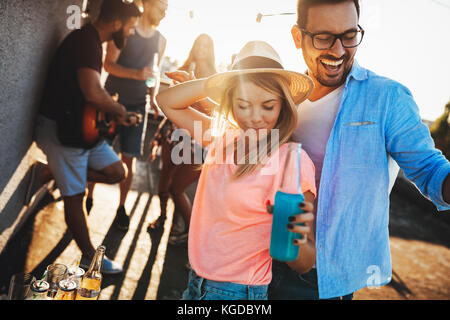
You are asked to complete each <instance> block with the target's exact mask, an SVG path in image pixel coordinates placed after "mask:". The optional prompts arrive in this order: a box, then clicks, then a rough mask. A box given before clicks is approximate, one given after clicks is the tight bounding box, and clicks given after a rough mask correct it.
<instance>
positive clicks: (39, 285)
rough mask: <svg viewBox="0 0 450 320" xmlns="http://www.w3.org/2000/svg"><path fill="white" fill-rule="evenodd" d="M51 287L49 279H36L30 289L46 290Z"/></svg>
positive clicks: (35, 290)
mask: <svg viewBox="0 0 450 320" xmlns="http://www.w3.org/2000/svg"><path fill="white" fill-rule="evenodd" d="M49 288H50V285H49V284H48V282H47V281H41V280H36V281H35V282H33V284H32V285H31V288H30V289H31V290H33V291H34V292H45V291H47V290H48V289H49Z"/></svg>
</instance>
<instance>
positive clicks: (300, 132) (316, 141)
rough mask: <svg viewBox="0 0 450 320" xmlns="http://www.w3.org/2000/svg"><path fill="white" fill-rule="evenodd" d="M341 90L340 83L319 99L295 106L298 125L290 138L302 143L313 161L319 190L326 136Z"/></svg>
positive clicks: (336, 108)
mask: <svg viewBox="0 0 450 320" xmlns="http://www.w3.org/2000/svg"><path fill="white" fill-rule="evenodd" d="M343 91H344V86H343V85H342V86H340V87H339V88H336V89H335V90H333V91H332V92H330V93H329V94H327V95H326V96H324V97H322V98H320V99H319V100H316V101H310V100H305V101H304V102H303V103H301V104H300V105H299V106H298V108H297V110H298V125H297V128H296V129H295V131H294V133H293V134H292V139H293V140H294V141H295V142H300V143H301V144H302V149H303V150H305V151H306V153H308V155H309V157H310V158H311V160H312V161H313V163H314V166H315V169H316V188H317V190H319V183H320V176H321V174H322V166H323V159H324V157H325V151H326V148H327V142H328V138H329V137H330V132H331V129H332V128H333V124H334V120H335V118H336V113H337V110H338V108H339V106H340V104H341V100H342V93H343Z"/></svg>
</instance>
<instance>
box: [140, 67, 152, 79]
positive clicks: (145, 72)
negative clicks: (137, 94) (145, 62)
mask: <svg viewBox="0 0 450 320" xmlns="http://www.w3.org/2000/svg"><path fill="white" fill-rule="evenodd" d="M150 77H153V70H152V68H142V69H141V70H137V72H136V80H140V81H145V80H147V79H148V78H150Z"/></svg>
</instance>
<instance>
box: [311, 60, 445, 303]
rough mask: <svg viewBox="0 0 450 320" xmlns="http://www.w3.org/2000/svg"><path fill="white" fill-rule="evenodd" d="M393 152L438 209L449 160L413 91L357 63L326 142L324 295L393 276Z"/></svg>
mask: <svg viewBox="0 0 450 320" xmlns="http://www.w3.org/2000/svg"><path fill="white" fill-rule="evenodd" d="M390 157H392V158H393V159H394V160H395V162H396V163H397V164H398V165H399V166H400V168H401V169H402V170H403V171H404V173H405V175H406V177H407V178H408V179H410V180H411V181H412V182H414V183H415V185H416V186H417V187H418V188H419V189H420V191H421V192H422V194H423V195H425V196H426V197H428V198H429V199H431V200H432V201H433V203H434V204H435V205H436V206H437V208H438V209H439V210H448V209H450V205H449V204H448V203H446V202H445V201H444V200H443V198H442V183H443V181H444V179H445V177H446V176H447V175H448V174H450V163H449V162H448V161H447V159H446V158H445V157H444V156H443V155H442V153H441V152H440V151H439V150H437V149H435V147H434V142H433V140H432V138H431V135H430V132H429V129H428V127H427V126H426V125H425V124H423V123H422V120H421V118H420V116H419V110H418V107H417V105H416V103H415V102H414V100H413V97H412V95H411V92H410V91H409V90H408V89H407V88H406V87H404V86H403V85H401V84H399V83H398V82H395V81H393V80H390V79H388V78H385V77H381V76H378V75H376V74H375V73H373V72H371V71H369V70H367V69H364V68H362V67H360V66H359V65H358V63H357V62H356V61H355V62H354V65H353V68H352V70H351V72H350V74H349V76H348V77H347V81H346V84H345V88H344V93H343V98H342V102H341V106H340V107H339V110H338V112H337V116H336V120H335V123H334V126H333V129H332V130H331V133H330V137H329V140H328V143H327V146H326V153H325V158H324V163H323V169H322V176H321V183H320V188H319V198H318V204H317V216H316V248H317V258H316V267H317V273H318V286H319V296H320V298H331V297H336V296H343V295H346V294H350V293H352V292H355V291H357V290H359V289H361V288H363V287H366V286H379V285H384V284H386V283H388V282H390V281H391V271H392V270H391V255H390V248H389V230H388V224H389V170H388V158H390Z"/></svg>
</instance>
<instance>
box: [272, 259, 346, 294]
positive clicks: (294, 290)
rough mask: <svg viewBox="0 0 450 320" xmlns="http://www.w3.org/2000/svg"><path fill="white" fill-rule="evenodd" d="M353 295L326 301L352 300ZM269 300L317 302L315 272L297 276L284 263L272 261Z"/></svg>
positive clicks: (317, 290)
mask: <svg viewBox="0 0 450 320" xmlns="http://www.w3.org/2000/svg"><path fill="white" fill-rule="evenodd" d="M352 299H353V293H351V294H348V295H346V296H342V297H335V298H331V299H327V300H352ZM269 300H319V288H318V286H317V270H316V269H311V271H309V272H307V273H305V274H298V273H297V272H295V271H293V270H292V269H291V268H289V266H288V265H287V264H286V263H284V262H279V261H276V260H273V263H272V282H271V283H270V285H269Z"/></svg>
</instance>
